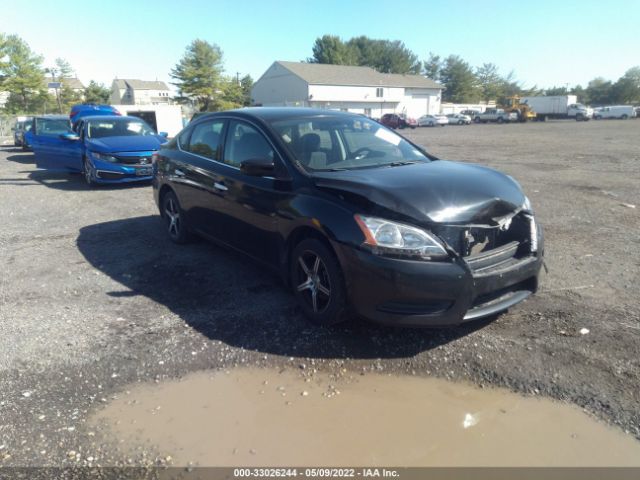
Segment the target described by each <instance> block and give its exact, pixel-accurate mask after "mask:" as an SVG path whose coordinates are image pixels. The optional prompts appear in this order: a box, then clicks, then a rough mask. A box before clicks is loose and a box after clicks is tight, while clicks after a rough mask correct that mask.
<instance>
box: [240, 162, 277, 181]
mask: <svg viewBox="0 0 640 480" xmlns="http://www.w3.org/2000/svg"><path fill="white" fill-rule="evenodd" d="M240 171H241V172H242V173H244V174H245V175H249V176H251V177H271V176H273V174H274V172H275V171H276V165H275V163H274V162H273V160H272V159H270V158H250V159H249V160H244V161H243V162H241V163H240Z"/></svg>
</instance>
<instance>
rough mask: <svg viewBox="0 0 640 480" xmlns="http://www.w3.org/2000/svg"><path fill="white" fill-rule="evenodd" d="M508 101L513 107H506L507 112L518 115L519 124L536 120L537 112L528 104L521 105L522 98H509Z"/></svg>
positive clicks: (516, 96) (515, 96)
mask: <svg viewBox="0 0 640 480" xmlns="http://www.w3.org/2000/svg"><path fill="white" fill-rule="evenodd" d="M507 100H509V101H510V102H511V105H505V107H504V110H505V112H513V113H515V114H517V115H518V121H519V122H528V121H529V120H535V118H536V112H534V111H533V110H532V109H531V107H530V106H529V105H527V104H526V103H520V97H519V96H518V95H514V96H512V97H507Z"/></svg>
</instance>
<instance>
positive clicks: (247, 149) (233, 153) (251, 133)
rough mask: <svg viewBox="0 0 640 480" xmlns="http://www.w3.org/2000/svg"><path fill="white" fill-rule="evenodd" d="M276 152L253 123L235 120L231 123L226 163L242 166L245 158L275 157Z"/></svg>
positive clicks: (226, 149) (225, 157)
mask: <svg viewBox="0 0 640 480" xmlns="http://www.w3.org/2000/svg"><path fill="white" fill-rule="evenodd" d="M274 157H275V153H274V151H273V149H272V148H271V145H270V144H269V142H268V141H267V139H266V138H264V136H263V135H262V133H260V132H258V130H256V129H255V128H253V127H252V126H251V125H248V124H246V123H243V122H238V121H235V120H233V121H232V122H231V123H230V124H229V133H228V135H227V143H226V146H225V149H224V163H226V164H228V165H233V166H234V167H238V168H240V164H241V163H242V162H243V161H245V160H250V159H254V158H270V159H272V160H273V159H274Z"/></svg>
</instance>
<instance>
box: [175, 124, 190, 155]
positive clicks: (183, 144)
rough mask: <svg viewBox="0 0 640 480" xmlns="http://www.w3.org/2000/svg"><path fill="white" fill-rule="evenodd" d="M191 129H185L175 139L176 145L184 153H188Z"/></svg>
mask: <svg viewBox="0 0 640 480" xmlns="http://www.w3.org/2000/svg"><path fill="white" fill-rule="evenodd" d="M192 131H193V129H192V128H186V129H184V130H183V131H182V132H180V134H179V135H178V136H177V137H176V140H177V142H178V145H179V146H180V148H181V149H182V150H184V151H185V152H188V151H189V137H190V136H191V132H192Z"/></svg>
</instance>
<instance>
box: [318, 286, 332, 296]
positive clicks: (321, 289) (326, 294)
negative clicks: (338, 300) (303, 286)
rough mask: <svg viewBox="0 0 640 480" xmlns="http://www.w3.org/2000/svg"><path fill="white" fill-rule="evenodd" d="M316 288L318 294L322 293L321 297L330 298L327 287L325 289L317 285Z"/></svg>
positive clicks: (329, 291)
mask: <svg viewBox="0 0 640 480" xmlns="http://www.w3.org/2000/svg"><path fill="white" fill-rule="evenodd" d="M317 287H318V291H319V292H320V293H322V294H323V295H325V296H327V297H330V296H331V290H329V289H328V288H327V287H325V286H324V285H322V284H321V283H318V285H317Z"/></svg>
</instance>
